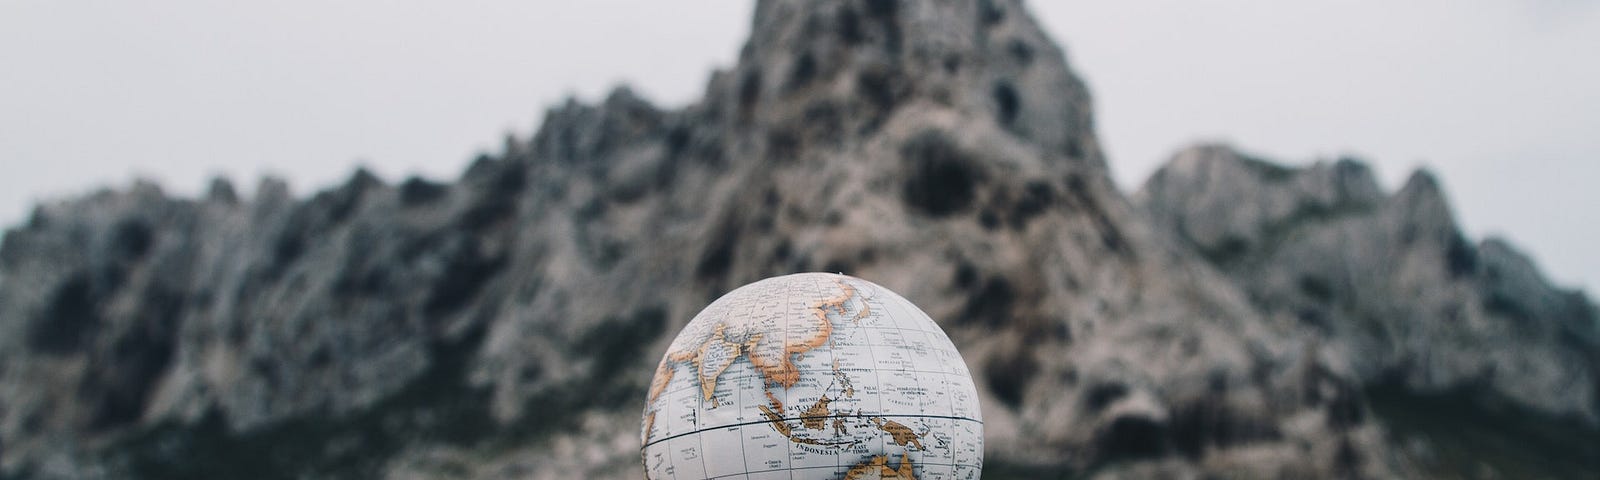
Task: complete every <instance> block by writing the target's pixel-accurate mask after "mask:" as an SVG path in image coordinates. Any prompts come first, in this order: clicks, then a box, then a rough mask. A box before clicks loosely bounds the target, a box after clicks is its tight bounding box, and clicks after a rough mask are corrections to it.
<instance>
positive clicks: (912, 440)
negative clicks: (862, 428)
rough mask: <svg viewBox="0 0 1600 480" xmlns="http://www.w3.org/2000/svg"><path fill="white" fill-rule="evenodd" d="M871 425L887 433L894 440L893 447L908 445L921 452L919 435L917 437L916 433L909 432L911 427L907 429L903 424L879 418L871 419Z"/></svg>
mask: <svg viewBox="0 0 1600 480" xmlns="http://www.w3.org/2000/svg"><path fill="white" fill-rule="evenodd" d="M872 424H873V425H877V427H878V429H879V430H883V431H884V432H888V434H889V436H890V437H892V438H894V444H895V445H899V446H902V447H905V446H908V445H910V446H914V447H916V448H917V450H923V448H922V440H921V439H919V438H918V437H919V435H917V432H914V431H911V427H907V426H905V424H903V423H900V422H896V421H894V420H885V419H883V418H880V417H873V418H872Z"/></svg>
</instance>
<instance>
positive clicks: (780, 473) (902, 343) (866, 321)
mask: <svg viewBox="0 0 1600 480" xmlns="http://www.w3.org/2000/svg"><path fill="white" fill-rule="evenodd" d="M640 438H641V441H642V444H643V447H642V449H641V453H642V455H643V460H644V468H645V476H646V478H649V479H655V480H663V479H702V478H706V479H710V478H717V479H724V478H725V479H784V480H790V479H810V478H817V479H823V478H826V479H839V478H844V479H867V478H886V479H887V478H895V479H911V478H916V479H975V478H978V477H979V475H980V474H981V470H982V468H983V418H982V415H981V414H980V413H979V410H978V394H977V389H976V388H975V387H974V386H973V383H972V376H971V374H970V373H969V371H968V369H967V366H966V363H965V362H963V361H962V360H961V354H960V353H959V352H957V351H956V348H955V345H954V344H952V343H951V342H950V338H949V337H948V336H946V335H945V333H944V331H943V330H941V329H940V328H939V326H938V325H937V324H935V323H934V322H933V320H932V319H930V318H928V315H927V314H925V313H923V312H922V310H920V309H918V308H917V307H916V306H915V305H912V304H911V302H909V301H907V300H906V299H905V298H902V297H901V296H899V295H896V294H895V293H894V292H891V291H889V289H886V288H883V287H881V286H878V285H877V284H874V283H872V282H868V281H866V280H862V279H859V278H855V277H850V276H846V275H835V274H828V273H801V274H794V275H787V276H781V277H774V278H768V279H766V280H761V281H758V282H755V283H752V284H749V285H745V286H743V287H739V288H738V289H736V290H734V291H732V292H729V293H727V294H726V295H723V296H722V297H721V298H718V299H717V300H716V301H714V302H712V303H711V305H709V306H707V307H706V308H705V309H704V310H702V311H701V312H700V313H699V314H698V315H695V317H694V319H692V320H690V321H689V323H688V325H686V326H684V329H683V332H682V333H679V334H678V336H677V338H675V339H674V340H673V342H672V344H671V346H670V347H668V349H667V352H666V354H665V355H664V356H663V357H662V359H661V363H660V365H659V366H658V367H657V368H656V373H655V378H654V380H652V381H651V383H650V390H649V393H648V400H647V402H646V404H645V408H644V420H643V428H641V431H640Z"/></svg>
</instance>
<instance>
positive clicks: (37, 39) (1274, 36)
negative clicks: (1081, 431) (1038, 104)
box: [0, 0, 1600, 288]
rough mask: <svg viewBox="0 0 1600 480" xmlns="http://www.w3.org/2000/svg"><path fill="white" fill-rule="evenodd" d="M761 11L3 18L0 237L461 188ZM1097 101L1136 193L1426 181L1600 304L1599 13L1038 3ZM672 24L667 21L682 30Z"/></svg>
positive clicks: (372, 10)
mask: <svg viewBox="0 0 1600 480" xmlns="http://www.w3.org/2000/svg"><path fill="white" fill-rule="evenodd" d="M752 5H753V4H752V3H751V2H744V1H716V2H702V3H696V4H691V5H664V4H659V3H654V2H632V1H618V0H605V1H597V2H582V3H576V4H556V5H547V4H528V3H525V2H510V1H487V2H473V3H471V4H465V5H422V4H414V3H400V4H396V3H392V2H378V1H356V2H340V3H338V4H333V5H330V4H324V3H311V2H274V3H272V4H270V5H267V4H262V5H219V4H213V3H209V2H199V1H170V0H164V1H159V2H140V3H136V4H123V3H114V2H73V3H68V4H60V3H57V2H37V1H18V2H6V3H5V4H4V5H0V61H3V62H4V64H5V65H6V74H5V75H4V76H3V77H0V110H3V111H5V112H6V113H5V115H3V116H0V122H3V123H0V162H3V163H4V165H5V170H6V171H7V174H6V175H4V178H0V223H4V224H8V225H9V224H15V223H17V222H18V221H20V220H21V219H22V218H24V216H25V215H26V214H27V212H28V209H29V206H30V205H32V204H33V203H34V202H37V201H41V200H47V199H52V198H60V197H63V196H70V195H75V194H79V193H82V192H84V191H86V190H87V189H90V188H94V187H95V186H99V185H123V184H127V183H128V182H129V180H130V179H131V178H133V177H136V176H139V177H147V178H151V179H155V180H159V181H160V182H161V183H162V184H163V186H165V187H166V188H167V189H168V190H170V191H173V192H176V193H185V194H191V195H192V194H195V193H198V192H200V191H201V190H202V189H203V187H204V186H205V185H206V181H207V180H208V179H209V178H210V177H211V176H213V175H225V176H228V177H231V178H233V179H234V180H235V181H238V182H240V183H241V184H242V185H245V186H247V187H248V186H249V185H253V183H254V177H256V176H258V175H261V174H263V173H271V174H275V175H279V176H283V177H285V178H287V179H288V180H290V183H291V184H292V186H293V188H294V189H295V191H296V192H301V193H305V192H310V191H313V190H315V189H319V188H322V187H325V186H328V185H331V184H333V183H334V182H337V181H338V180H339V179H341V178H343V176H344V175H346V174H347V173H348V172H349V171H350V169H351V168H353V167H354V166H355V165H364V166H366V167H367V168H369V169H371V170H373V171H374V172H376V173H378V174H379V175H381V176H383V177H384V178H388V179H397V178H400V177H401V176H403V175H407V174H411V173H420V174H423V175H426V176H429V177H433V178H450V177H452V176H454V175H455V174H456V173H457V172H460V171H461V169H462V168H463V167H464V166H465V165H466V163H467V161H468V160H469V159H470V158H471V157H472V156H473V155H474V154H476V153H478V152H481V151H491V150H494V149H496V148H498V147H499V144H500V142H501V138H500V134H501V133H520V134H524V135H525V134H526V132H529V131H532V130H533V129H535V128H536V127H537V126H538V123H539V121H540V118H541V116H542V115H541V111H542V110H543V109H544V108H548V107H550V106H553V105H556V104H559V103H560V102H562V101H563V100H564V99H565V98H567V97H568V96H573V95H575V96H577V97H579V98H583V99H587V100H590V101H593V100H596V99H599V98H600V97H601V96H602V95H604V93H605V92H606V91H608V90H610V89H611V88H612V87H614V86H616V85H619V84H623V83H626V84H627V85H629V86H630V87H632V88H633V89H634V90H635V91H636V92H638V93H639V94H640V95H643V96H644V97H646V98H648V99H650V100H651V101H653V102H655V103H657V104H659V105H663V106H681V105H684V104H687V103H688V102H690V101H692V100H694V99H696V98H698V97H699V96H700V95H701V94H702V92H703V90H704V88H705V81H706V79H707V75H708V72H710V71H711V69H712V68H714V67H718V66H727V65H729V64H731V62H732V61H733V59H734V57H735V55H736V53H737V52H738V48H739V44H740V41H741V39H743V38H744V36H745V35H747V34H748V33H749V29H750V22H749V17H750V16H749V14H750V10H751V7H752ZM1031 7H1032V9H1033V10H1034V12H1035V15H1036V16H1037V17H1038V19H1039V21H1040V22H1041V23H1042V24H1043V26H1044V27H1045V28H1046V29H1047V30H1048V31H1049V33H1050V34H1051V35H1052V36H1054V37H1055V38H1056V39H1057V40H1058V41H1060V42H1061V43H1062V44H1063V46H1064V48H1065V50H1066V53H1067V55H1068V57H1069V58H1070V60H1071V61H1072V62H1073V64H1074V66H1075V67H1076V68H1077V70H1078V71H1079V73H1080V74H1081V75H1082V76H1083V77H1084V78H1085V80H1086V81H1087V82H1088V83H1089V86H1090V88H1091V92H1092V93H1093V94H1094V101H1095V107H1096V113H1097V121H1098V125H1099V133H1100V135H1101V136H1102V139H1103V141H1104V143H1105V148H1106V150H1107V152H1108V156H1109V158H1110V159H1111V169H1112V173H1113V175H1114V176H1115V179H1116V181H1117V183H1118V185H1119V186H1121V187H1122V188H1123V189H1124V190H1132V189H1134V188H1135V187H1137V186H1138V185H1139V183H1140V182H1143V181H1144V179H1145V178H1146V177H1148V176H1149V175H1150V173H1151V172H1153V171H1154V170H1155V168H1156V167H1157V166H1159V165H1160V164H1162V163H1163V162H1165V161H1166V160H1167V157H1168V156H1169V155H1171V154H1172V152H1173V151H1175V150H1176V149H1178V148H1179V147H1182V146H1185V145H1187V144H1190V143H1193V142H1196V141H1202V140H1226V141H1231V142H1234V143H1238V144H1240V145H1242V146H1245V147H1246V148H1248V149H1249V150H1251V151H1255V152H1259V153H1261V154H1264V155H1267V156H1271V157H1273V158H1277V159H1280V160H1283V161H1286V162H1289V163H1306V162H1309V161H1311V160H1313V159H1316V158H1326V157H1334V156H1339V155H1346V154H1353V155H1357V156H1360V157H1361V158H1362V159H1364V160H1366V161H1368V162H1371V163H1372V164H1373V166H1374V168H1375V169H1376V170H1377V172H1378V173H1379V175H1380V177H1381V178H1382V180H1383V181H1384V183H1385V184H1386V185H1388V186H1390V187H1395V186H1398V184H1399V182H1400V181H1401V180H1402V179H1403V178H1404V177H1405V175H1406V174H1407V173H1409V172H1410V171H1411V170H1412V169H1414V168H1416V167H1418V166H1424V165H1426V166H1428V167H1430V168H1432V169H1434V170H1435V171H1437V172H1439V173H1440V174H1441V175H1442V176H1443V177H1444V178H1446V179H1448V188H1449V189H1450V191H1451V193H1452V196H1453V198H1454V199H1455V204H1456V207H1457V210H1458V211H1459V212H1458V213H1459V215H1460V220H1461V221H1462V223H1463V224H1464V227H1465V228H1466V229H1467V231H1468V232H1470V233H1472V234H1473V235H1474V236H1481V235H1484V234H1491V233H1499V234H1510V235H1509V236H1510V237H1511V238H1513V239H1514V240H1515V241H1516V242H1517V243H1519V244H1522V245H1525V246H1527V247H1528V248H1527V250H1529V253H1530V254H1532V255H1533V256H1534V257H1535V258H1537V259H1538V260H1540V265H1542V266H1544V267H1545V268H1546V269H1547V270H1548V272H1549V273H1550V275H1551V276H1552V277H1553V278H1555V279H1556V280H1557V281H1559V282H1560V283H1563V284H1566V285H1571V286H1577V287H1584V286H1587V287H1591V288H1592V287H1593V286H1594V285H1596V284H1597V282H1600V250H1596V249H1594V248H1592V247H1591V245H1592V244H1593V243H1594V239H1595V238H1596V237H1597V235H1600V230H1597V229H1600V212H1597V211H1596V210H1595V209H1591V208H1583V206H1586V205H1593V204H1595V203H1597V200H1596V197H1595V196H1594V195H1595V194H1594V193H1593V189H1592V188H1589V186H1588V183H1590V182H1592V181H1593V180H1594V179H1596V178H1600V162H1595V161H1594V159H1595V158H1597V157H1600V135H1594V133H1593V132H1594V131H1595V128H1596V125H1600V89H1596V88H1595V87H1594V85H1600V61H1597V60H1595V57H1596V55H1595V52H1594V47H1593V46H1594V45H1600V5H1595V4H1593V3H1592V2H1583V1H1575V0H1537V1H1531V2H1497V1H1492V0H1470V1H1467V2H1464V3H1463V2H1451V3H1445V2H1421V3H1410V4H1400V5H1396V4H1393V3H1392V2H1379V1H1354V2H1334V1H1318V2H1297V3H1293V4H1279V3H1263V2H1254V1H1245V0H1221V1H1212V2H1204V3H1195V2H1184V1H1179V0H1139V1H1130V2H1111V3H1107V2H1092V1H1077V0H1073V1H1061V2H1040V3H1039V4H1037V5H1032V6H1031ZM663 19H671V21H663Z"/></svg>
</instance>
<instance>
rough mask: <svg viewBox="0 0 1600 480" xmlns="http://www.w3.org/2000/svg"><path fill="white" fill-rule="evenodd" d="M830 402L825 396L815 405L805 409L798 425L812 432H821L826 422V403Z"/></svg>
mask: <svg viewBox="0 0 1600 480" xmlns="http://www.w3.org/2000/svg"><path fill="white" fill-rule="evenodd" d="M830 401H832V400H830V399H829V398H828V396H827V395H823V396H822V398H819V399H817V403H814V404H811V408H807V409H806V413H805V414H802V415H801V416H800V425H802V426H804V427H806V428H809V429H812V430H822V428H823V426H824V425H826V424H827V421H828V402H830Z"/></svg>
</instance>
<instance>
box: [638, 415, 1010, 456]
mask: <svg viewBox="0 0 1600 480" xmlns="http://www.w3.org/2000/svg"><path fill="white" fill-rule="evenodd" d="M872 417H881V418H940V419H945V420H965V421H968V422H972V423H976V424H978V425H983V420H978V419H974V418H967V417H957V416H955V415H922V414H915V415H914V414H885V415H871V414H864V413H862V414H848V415H802V416H799V417H794V418H788V417H780V418H779V420H782V421H785V422H787V421H790V420H806V419H813V418H821V419H824V420H826V419H830V418H872ZM764 423H772V421H771V420H754V421H749V422H741V423H730V424H727V425H717V426H715V427H707V428H702V429H699V430H695V431H692V432H683V433H680V434H677V435H673V436H670V437H666V438H660V439H656V440H655V441H652V442H650V443H646V444H644V446H643V447H640V448H639V449H640V450H644V449H646V448H650V446H651V445H655V444H657V443H661V442H665V441H668V440H672V439H674V438H679V437H685V436H689V435H694V434H696V433H700V432H709V431H712V430H716V429H719V428H733V427H748V426H751V425H760V424H764Z"/></svg>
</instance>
